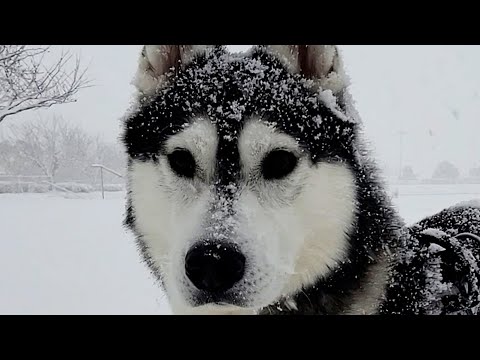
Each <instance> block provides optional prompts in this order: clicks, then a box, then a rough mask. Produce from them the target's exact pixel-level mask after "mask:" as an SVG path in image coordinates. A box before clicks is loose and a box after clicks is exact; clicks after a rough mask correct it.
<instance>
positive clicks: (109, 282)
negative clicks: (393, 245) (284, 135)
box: [0, 185, 480, 314]
mask: <svg viewBox="0 0 480 360" xmlns="http://www.w3.org/2000/svg"><path fill="white" fill-rule="evenodd" d="M392 189H398V192H399V197H398V198H396V199H395V205H396V206H397V208H398V209H399V211H400V213H401V215H402V216H403V217H404V218H405V220H406V221H407V223H411V222H414V221H417V220H419V219H421V218H422V217H423V216H427V215H431V214H433V213H434V212H436V211H439V210H441V209H442V208H444V207H447V206H449V205H453V204H455V203H457V202H460V201H465V200H470V199H474V198H476V199H479V198H480V185H434V186H433V185H415V186H412V185H410V186H407V185H405V186H394V187H392ZM106 197H107V198H106V200H102V199H101V196H100V194H99V193H92V194H88V195H75V196H71V195H70V196H68V197H66V196H64V195H61V194H54V193H52V194H2V195H0V314H169V313H170V310H169V306H168V303H167V301H166V299H165V297H164V295H163V294H162V292H161V290H160V289H159V288H158V287H157V285H156V284H155V283H154V281H153V279H152V278H151V277H150V275H149V273H148V271H147V270H146V268H145V266H144V265H143V263H141V262H140V257H139V255H138V253H137V251H136V248H135V244H134V241H133V237H132V236H131V234H129V233H127V232H126V231H125V230H124V229H123V227H122V226H121V222H122V220H123V212H124V193H107V194H106Z"/></svg>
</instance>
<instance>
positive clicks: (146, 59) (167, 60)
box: [132, 45, 210, 95]
mask: <svg viewBox="0 0 480 360" xmlns="http://www.w3.org/2000/svg"><path fill="white" fill-rule="evenodd" d="M209 47H210V45H145V46H144V47H143V49H142V53H141V54H140V59H139V64H138V69H137V73H136V75H135V78H134V80H133V82H132V84H133V85H134V86H135V87H136V88H137V90H138V91H139V92H140V93H141V94H142V95H153V94H154V93H155V91H156V89H157V88H158V86H159V85H160V84H161V82H162V81H164V75H165V74H166V73H167V72H169V71H170V70H172V69H175V68H178V67H180V66H182V65H185V64H187V63H188V62H189V61H191V60H192V59H193V57H194V56H195V55H196V54H198V53H201V52H204V51H206V50H207V49H208V48H209Z"/></svg>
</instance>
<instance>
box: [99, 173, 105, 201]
mask: <svg viewBox="0 0 480 360" xmlns="http://www.w3.org/2000/svg"><path fill="white" fill-rule="evenodd" d="M100 180H101V181H102V199H104V200H105V191H104V189H103V167H101V168H100Z"/></svg>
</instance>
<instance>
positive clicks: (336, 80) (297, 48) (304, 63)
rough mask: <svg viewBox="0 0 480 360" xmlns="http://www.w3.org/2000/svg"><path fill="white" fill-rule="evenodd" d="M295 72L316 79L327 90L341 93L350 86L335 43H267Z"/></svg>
mask: <svg viewBox="0 0 480 360" xmlns="http://www.w3.org/2000/svg"><path fill="white" fill-rule="evenodd" d="M266 49H267V51H269V52H271V53H273V54H274V55H275V56H276V57H277V58H278V59H279V60H280V61H282V63H283V64H284V65H286V66H287V68H288V69H289V70H290V71H292V72H294V73H301V74H303V75H304V76H305V77H307V78H310V79H315V80H317V81H318V83H319V84H320V85H321V87H322V88H323V89H325V90H331V91H332V92H333V93H334V94H335V93H339V92H340V91H342V90H343V89H345V88H346V87H347V86H348V78H347V76H346V74H345V71H344V68H343V63H342V58H341V55H340V52H339V49H338V47H337V46H335V45H267V46H266Z"/></svg>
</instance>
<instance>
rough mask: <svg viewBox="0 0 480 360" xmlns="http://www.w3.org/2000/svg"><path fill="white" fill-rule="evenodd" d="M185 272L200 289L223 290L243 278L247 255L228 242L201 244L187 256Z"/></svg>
mask: <svg viewBox="0 0 480 360" xmlns="http://www.w3.org/2000/svg"><path fill="white" fill-rule="evenodd" d="M185 272H186V274H187V277H188V278H189V279H190V281H191V282H192V283H193V285H195V286H196V287H197V288H198V289H199V290H205V291H208V292H211V293H218V292H223V291H226V290H228V289H230V288H231V287H233V285H235V283H236V282H237V281H239V280H241V279H242V277H243V274H244V272H245V256H243V254H242V253H241V252H240V251H238V250H237V249H236V248H235V247H233V246H232V245H228V244H212V243H206V244H200V245H196V246H194V247H193V248H192V249H190V251H189V252H188V253H187V255H186V256H185Z"/></svg>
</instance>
